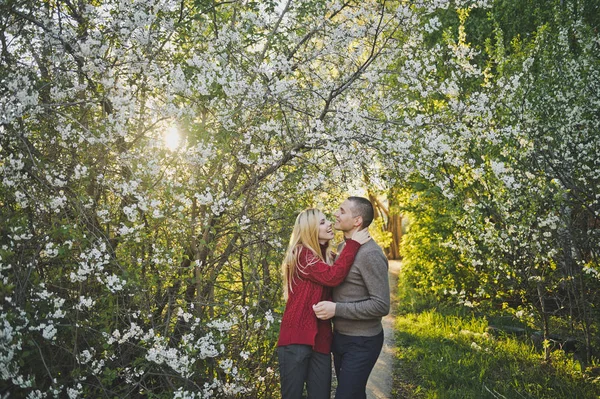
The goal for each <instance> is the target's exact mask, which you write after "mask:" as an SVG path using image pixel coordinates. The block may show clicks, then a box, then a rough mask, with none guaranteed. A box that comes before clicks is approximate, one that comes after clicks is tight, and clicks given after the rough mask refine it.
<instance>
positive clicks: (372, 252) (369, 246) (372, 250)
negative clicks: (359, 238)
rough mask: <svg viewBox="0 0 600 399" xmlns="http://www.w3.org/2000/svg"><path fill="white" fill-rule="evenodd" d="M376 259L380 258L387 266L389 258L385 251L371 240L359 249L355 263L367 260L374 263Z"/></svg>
mask: <svg viewBox="0 0 600 399" xmlns="http://www.w3.org/2000/svg"><path fill="white" fill-rule="evenodd" d="M374 258H380V259H381V260H382V261H385V263H386V264H387V257H386V256H385V254H384V253H383V249H382V248H381V247H380V246H379V244H377V243H376V242H375V241H374V240H369V241H368V242H366V243H365V244H363V245H361V247H360V248H359V250H358V253H357V254H356V258H355V262H357V261H358V262H361V261H367V260H368V261H369V262H372V261H373V260H374Z"/></svg>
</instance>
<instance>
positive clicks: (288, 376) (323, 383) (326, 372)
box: [277, 345, 331, 399]
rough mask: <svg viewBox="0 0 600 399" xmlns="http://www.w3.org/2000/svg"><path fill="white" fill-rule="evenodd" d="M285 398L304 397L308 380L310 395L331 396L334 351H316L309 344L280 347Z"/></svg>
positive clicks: (326, 398)
mask: <svg viewBox="0 0 600 399" xmlns="http://www.w3.org/2000/svg"><path fill="white" fill-rule="evenodd" d="M277 357H278V358H279V375H280V379H281V399H302V398H303V396H302V393H303V390H304V383H305V382H306V392H307V393H308V399H329V398H330V394H331V354H327V355H326V354H324V353H319V352H315V351H313V350H312V348H311V347H310V346H309V345H285V346H280V347H278V348H277Z"/></svg>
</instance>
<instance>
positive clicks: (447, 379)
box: [392, 309, 600, 399]
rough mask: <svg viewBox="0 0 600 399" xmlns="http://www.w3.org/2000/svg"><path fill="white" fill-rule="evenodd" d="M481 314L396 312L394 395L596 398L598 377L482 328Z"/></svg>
mask: <svg viewBox="0 0 600 399" xmlns="http://www.w3.org/2000/svg"><path fill="white" fill-rule="evenodd" d="M487 325H488V323H487V321H486V319H485V318H482V317H479V318H477V317H474V316H469V315H461V314H460V312H459V311H458V310H454V311H453V310H444V311H440V310H436V309H433V310H432V309H429V310H420V311H419V312H414V313H405V314H399V315H397V316H396V325H395V328H396V346H397V348H398V349H397V362H396V367H395V377H394V388H393V389H394V392H393V395H392V397H394V398H406V399H434V398H435V399H454V398H455V399H469V398H472V399H487V398H490V399H499V398H503V399H504V398H506V399H522V398H526V399H562V398H564V399H598V398H600V378H598V377H596V378H594V377H593V376H591V375H589V374H586V373H582V372H581V371H580V368H579V365H578V363H576V362H574V361H573V360H572V359H570V358H568V357H567V356H566V355H564V354H563V353H562V352H559V351H557V352H554V353H553V358H552V362H551V363H545V362H543V360H542V357H541V354H540V353H538V352H536V351H535V349H534V348H533V347H532V346H531V345H530V344H528V343H527V342H526V340H519V339H517V338H514V337H510V336H506V337H500V338H498V337H493V336H491V335H489V334H488V333H486V327H487Z"/></svg>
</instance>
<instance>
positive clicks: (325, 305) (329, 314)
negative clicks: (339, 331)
mask: <svg viewBox="0 0 600 399" xmlns="http://www.w3.org/2000/svg"><path fill="white" fill-rule="evenodd" d="M313 311H314V312H315V315H316V316H317V318H319V319H321V320H329V319H332V318H333V316H335V302H331V301H321V302H319V303H317V304H315V305H313Z"/></svg>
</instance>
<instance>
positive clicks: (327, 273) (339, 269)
mask: <svg viewBox="0 0 600 399" xmlns="http://www.w3.org/2000/svg"><path fill="white" fill-rule="evenodd" d="M359 248H360V244H359V243H358V242H357V241H354V240H346V245H345V246H344V249H343V250H342V253H341V254H340V255H339V256H338V258H337V260H336V261H335V262H334V264H333V265H329V264H328V263H325V262H323V261H322V260H320V259H319V258H317V257H316V256H315V254H313V253H312V252H311V251H310V250H309V249H307V248H305V247H302V250H301V252H300V255H299V259H298V273H299V274H300V276H302V277H303V278H305V279H307V280H311V281H314V282H315V283H318V284H321V285H324V286H326V287H335V286H337V285H339V284H340V283H341V282H342V281H344V279H345V278H346V275H348V271H349V270H350V267H351V266H352V262H354V257H355V256H356V253H357V252H358V249H359Z"/></svg>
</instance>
